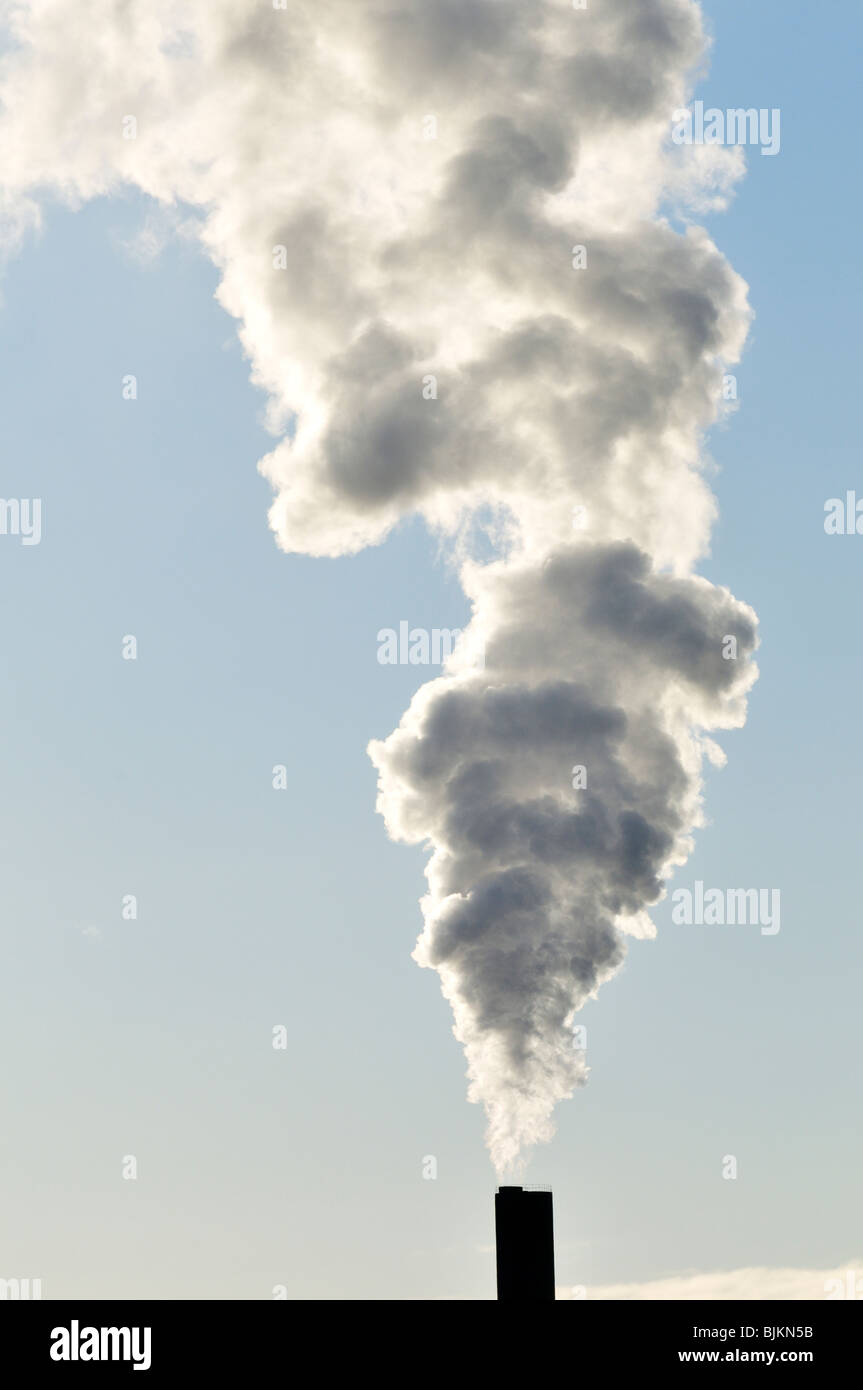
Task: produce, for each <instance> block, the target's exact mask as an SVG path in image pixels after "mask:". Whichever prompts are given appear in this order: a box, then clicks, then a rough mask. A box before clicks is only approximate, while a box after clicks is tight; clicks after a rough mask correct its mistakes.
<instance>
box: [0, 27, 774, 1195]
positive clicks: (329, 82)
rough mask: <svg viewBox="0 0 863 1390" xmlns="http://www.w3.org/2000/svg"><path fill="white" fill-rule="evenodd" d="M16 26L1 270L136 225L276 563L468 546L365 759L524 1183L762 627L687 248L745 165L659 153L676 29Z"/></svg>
mask: <svg viewBox="0 0 863 1390" xmlns="http://www.w3.org/2000/svg"><path fill="white" fill-rule="evenodd" d="M3 12H4V15H5V17H6V21H7V24H8V25H9V27H10V31H11V40H10V42H9V44H8V47H7V49H6V52H5V55H4V57H3V59H2V64H0V108H2V114H0V148H2V150H3V160H2V188H1V189H0V236H2V241H3V245H4V247H5V248H6V249H7V250H9V249H12V248H14V246H15V245H16V244H17V243H18V241H19V240H20V238H21V236H22V235H23V234H24V233H25V232H26V230H27V229H28V228H30V227H32V226H34V225H37V224H38V221H39V215H40V214H39V205H40V199H41V197H42V195H43V194H44V193H45V192H46V191H47V192H50V193H51V194H52V195H53V196H55V197H56V196H57V195H59V196H61V197H63V198H65V199H66V200H67V201H69V202H70V203H73V204H76V203H78V202H80V201H81V200H83V199H87V198H93V197H97V196H101V195H105V194H111V193H115V192H117V191H118V190H120V189H122V188H123V187H124V186H134V187H136V188H138V189H141V190H143V191H144V192H145V193H147V194H149V195H151V196H152V197H153V198H154V199H155V200H157V205H158V208H159V212H158V215H157V216H156V219H155V221H156V224H157V226H156V231H155V232H154V231H153V229H150V239H151V240H153V239H155V240H156V241H158V237H159V235H162V234H163V233H164V231H165V229H166V228H167V229H168V230H169V231H170V230H174V231H178V232H179V233H180V234H184V235H191V236H195V237H197V238H198V239H199V240H200V243H201V245H202V246H203V248H204V249H205V250H206V252H207V254H208V255H209V256H210V257H211V258H212V260H213V262H214V263H215V264H216V266H217V267H218V268H219V271H220V274H221V282H220V287H219V291H218V297H219V300H220V302H221V303H222V305H223V306H224V308H225V309H226V310H227V311H228V312H229V313H230V314H231V315H233V316H234V317H235V318H236V319H237V320H238V324H239V333H240V336H241V339H242V342H243V345H244V348H245V350H246V353H247V355H248V358H249V361H250V363H251V372H252V377H253V380H254V381H255V382H256V383H257V384H258V385H260V386H262V387H263V388H265V390H266V391H267V392H268V393H269V399H270V422H271V425H272V427H273V429H274V430H275V431H277V432H279V433H281V435H282V438H281V440H280V442H279V443H278V444H277V445H276V447H275V448H274V449H273V451H272V452H271V453H270V454H269V455H268V456H267V457H266V458H264V459H263V460H262V461H261V464H260V467H261V469H262V471H263V472H264V474H265V475H266V477H267V478H268V479H269V480H270V481H271V482H272V485H273V489H274V501H273V505H272V509H271V513H270V520H271V524H272V528H273V531H274V533H275V536H276V538H277V541H278V543H279V545H280V546H282V547H283V548H284V549H285V550H289V551H297V552H303V553H306V554H309V555H319V556H328V555H329V556H332V555H343V554H346V553H351V552H355V551H357V550H359V549H361V548H363V547H365V546H368V545H374V544H377V543H379V542H381V541H382V540H383V539H384V538H385V537H386V535H387V534H388V533H389V532H390V531H391V529H392V528H393V527H394V526H395V525H396V524H397V523H398V522H399V521H400V520H402V519H403V518H404V517H406V516H408V515H411V514H419V515H421V516H423V517H424V518H425V519H426V521H427V523H428V525H429V526H430V527H431V528H433V529H434V530H435V531H436V532H437V533H439V534H441V535H442V536H444V537H449V538H450V540H451V553H452V555H453V557H454V562H455V563H457V564H458V565H459V569H460V573H461V577H462V582H463V584H464V588H465V591H466V593H467V595H468V597H469V599H470V602H471V605H472V615H473V616H472V620H471V623H470V626H469V629H468V631H467V633H466V637H465V642H464V644H463V649H462V650H460V652H459V653H458V656H457V659H456V660H455V661H453V662H452V663H451V665H450V666H449V667H448V668H446V669H445V671H444V674H443V675H442V676H441V677H440V678H439V679H436V680H433V681H431V682H429V683H428V684H426V685H425V686H423V687H422V689H421V690H420V691H419V692H418V693H417V694H416V696H415V697H414V699H413V701H412V703H411V705H410V708H409V709H408V710H407V712H406V713H405V715H404V717H403V719H402V721H401V723H400V725H399V727H398V729H396V730H395V732H394V733H393V734H392V735H391V736H390V737H389V738H388V739H386V740H384V741H382V742H374V743H372V745H371V746H370V752H371V756H372V758H373V760H374V763H375V765H376V767H377V769H378V772H379V785H380V791H379V803H378V804H379V809H380V810H381V812H382V814H383V816H384V817H385V819H386V824H387V827H388V830H389V832H390V834H391V835H393V836H395V837H396V838H398V839H401V840H404V841H407V842H409V843H416V844H423V845H427V846H428V847H429V849H430V854H431V857H430V860H429V864H428V868H427V876H428V893H427V895H426V897H425V898H424V899H423V903H422V909H423V915H424V921H425V926H424V930H423V933H422V936H421V937H420V940H419V943H418V946H417V949H416V952H415V954H416V958H417V960H418V961H419V962H420V964H422V965H425V966H429V967H431V968H433V969H434V970H436V971H437V972H438V974H439V976H440V979H441V984H442V987H443V991H444V993H445V995H446V997H447V998H448V1000H449V1001H450V1003H451V1005H452V1009H453V1013H454V1016H455V1032H456V1036H457V1037H458V1038H459V1040H460V1041H461V1043H462V1045H463V1046H464V1049H465V1054H466V1057H467V1063H468V1073H469V1078H470V1095H471V1097H472V1098H473V1099H475V1100H477V1101H479V1102H481V1103H482V1104H483V1106H484V1107H485V1110H486V1112H487V1116H488V1135H489V1144H490V1149H491V1154H492V1158H493V1160H494V1162H495V1164H496V1165H497V1166H498V1167H499V1168H500V1169H507V1168H512V1167H513V1166H514V1165H517V1164H518V1162H519V1161H520V1158H521V1157H522V1156H523V1155H524V1154H525V1153H526V1152H527V1151H528V1150H529V1149H530V1146H531V1145H533V1144H535V1143H536V1142H538V1141H541V1140H546V1139H548V1138H549V1137H550V1135H551V1134H552V1132H553V1119H552V1116H553V1110H554V1107H555V1105H556V1103H557V1102H558V1101H559V1100H561V1099H563V1098H564V1097H567V1096H569V1095H571V1093H572V1091H573V1089H574V1087H576V1086H577V1085H579V1084H581V1083H582V1082H583V1081H584V1079H585V1074H586V1068H585V1065H584V1062H583V1056H582V1054H581V1053H579V1052H578V1051H577V1050H576V1049H574V1048H573V1045H572V1036H571V1032H570V1029H571V1025H572V1021H573V1018H574V1015H575V1012H576V1011H577V1010H578V1008H579V1007H580V1006H581V1005H582V1004H583V1003H584V1001H585V1000H586V999H587V998H588V997H590V996H592V995H593V994H594V993H595V992H596V990H597V988H598V986H599V985H600V984H601V983H602V982H603V981H604V980H606V979H608V978H609V977H610V976H611V975H612V974H613V973H614V972H615V971H616V970H617V969H618V967H619V966H620V963H621V961H622V959H623V955H624V951H625V944H626V938H627V936H642V937H643V936H648V935H650V934H652V931H653V927H652V924H651V922H650V918H649V916H648V915H647V909H648V908H649V907H650V906H651V904H653V903H656V902H657V900H658V899H659V898H660V897H661V896H662V893H663V891H664V889H663V885H664V882H665V880H666V879H667V877H668V876H669V875H670V873H671V872H672V870H673V868H674V866H675V865H679V864H681V863H683V862H684V860H685V858H686V855H687V853H688V851H689V849H690V847H691V835H692V831H693V828H694V827H696V826H697V825H698V824H699V821H700V816H701V809H700V808H701V794H700V769H701V765H702V761H703V758H704V756H705V755H707V756H710V757H713V758H714V759H715V760H720V759H721V757H722V754H721V753H720V751H719V750H718V748H717V747H716V745H715V744H713V743H712V741H711V739H710V738H709V737H708V734H709V732H710V731H712V730H716V729H727V728H732V727H735V726H739V725H740V724H741V723H742V722H743V719H744V715H745V697H746V693H747V690H748V688H749V686H750V685H751V683H752V680H753V679H754V676H755V668H754V665H753V663H752V662H751V660H750V659H749V658H750V654H751V653H752V651H753V649H754V647H755V644H756V628H755V617H754V614H753V613H752V611H751V610H750V609H749V608H748V607H746V606H745V605H743V604H741V603H739V602H737V601H736V600H735V599H734V598H733V597H732V596H731V594H730V593H729V592H728V591H727V590H725V589H721V588H717V587H715V586H713V585H711V584H709V583H708V582H707V581H706V580H704V579H703V578H700V577H698V576H697V574H695V572H694V570H695V567H696V565H697V563H698V560H699V558H700V557H701V556H702V555H703V554H704V552H705V550H706V547H707V544H708V540H709V532H710V527H711V523H712V520H713V517H714V510H715V508H714V501H713V497H712V494H711V492H710V489H709V486H708V484H707V482H706V481H705V458H704V453H703V449H704V442H703V441H704V435H705V432H706V431H707V429H708V428H709V427H710V426H711V425H712V424H713V423H714V422H715V421H716V420H717V418H718V417H719V416H720V415H721V414H722V412H723V410H724V406H723V389H722V383H723V376H724V374H726V373H727V372H728V369H729V366H730V365H733V364H734V363H735V362H736V361H737V360H738V358H739V355H740V352H741V349H742V346H743V342H744V339H745V336H746V332H747V327H748V322H749V310H748V306H747V301H746V288H745V285H744V284H743V282H742V281H741V280H740V278H739V277H738V276H737V275H736V274H735V273H734V272H733V271H732V270H731V268H730V267H729V265H728V264H727V262H726V261H725V260H724V258H723V257H722V256H721V254H720V253H719V252H718V250H717V249H716V247H715V246H714V245H713V243H712V242H711V240H710V238H709V237H708V235H707V234H706V233H705V232H704V231H703V230H702V229H700V228H699V227H698V226H697V225H695V224H694V223H693V222H692V221H691V218H692V216H695V215H697V214H698V212H699V211H700V210H703V209H705V208H717V207H721V206H722V205H723V204H724V201H725V199H726V197H727V194H728V191H729V190H730V188H731V187H732V185H733V183H734V180H735V179H736V178H737V177H738V175H739V173H740V172H741V166H740V158H739V151H730V150H725V149H721V148H719V147H716V146H707V147H697V146H691V147H682V148H677V147H675V146H673V145H672V144H671V142H670V140H669V134H670V129H671V124H672V117H673V113H674V111H675V110H676V109H678V108H680V107H681V106H683V105H685V103H686V101H687V99H688V98H689V95H690V90H691V83H692V81H693V80H694V77H695V75H697V72H698V69H699V65H700V64H701V63H702V61H703V58H704V53H705V39H704V35H703V32H702V27H701V16H700V11H699V7H698V5H697V4H695V3H693V0H639V3H637V4H633V3H632V0H603V3H602V4H599V3H593V2H592V0H591V3H590V5H589V8H587V9H583V10H582V9H576V8H575V7H574V5H573V3H572V0H534V2H533V3H531V4H528V5H526V4H524V3H523V0H363V3H361V4H360V3H357V0H290V2H289V3H288V4H286V5H285V6H284V7H282V6H281V4H280V3H279V0H185V3H184V0H170V3H168V0H150V3H148V4H147V5H146V6H136V5H132V4H130V3H127V0H79V3H78V4H76V5H75V6H70V5H67V4H63V3H60V0H20V2H19V3H11V4H9V3H7V4H4V5H3ZM671 209H674V210H675V217H674V219H673V220H672V218H671V212H670V210H671ZM145 241H146V238H145ZM478 533H482V536H483V537H484V541H485V544H486V545H487V543H488V541H489V540H490V541H491V542H492V545H493V554H494V556H495V558H494V559H493V560H491V561H488V559H486V560H485V561H484V562H480V560H479V558H478V554H479V553H480V552H479V551H478V549H477V548H476V547H475V545H474V542H475V540H476V538H477V535H478ZM483 553H486V552H483ZM480 651H482V652H483V653H484V663H482V664H481V663H480V662H478V661H476V660H474V659H473V657H474V656H475V655H476V654H477V653H478V652H480ZM574 767H577V768H579V769H582V771H581V772H580V773H579V774H578V775H576V776H573V775H572V771H573V768H574Z"/></svg>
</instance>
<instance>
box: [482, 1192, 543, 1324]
mask: <svg viewBox="0 0 863 1390" xmlns="http://www.w3.org/2000/svg"><path fill="white" fill-rule="evenodd" d="M494 1226H495V1236H496V1239H497V1297H498V1302H501V1301H507V1300H509V1301H513V1300H517V1301H519V1302H521V1303H544V1302H548V1301H552V1302H553V1301H554V1226H553V1222H552V1210H551V1192H550V1191H548V1192H531V1191H525V1189H524V1188H523V1187H499V1188H498V1190H497V1192H496V1193H495V1198H494Z"/></svg>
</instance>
